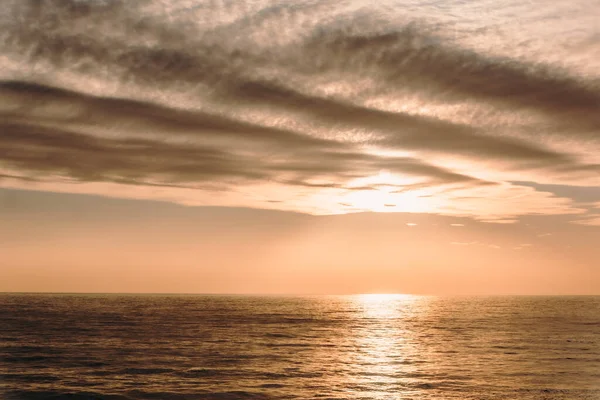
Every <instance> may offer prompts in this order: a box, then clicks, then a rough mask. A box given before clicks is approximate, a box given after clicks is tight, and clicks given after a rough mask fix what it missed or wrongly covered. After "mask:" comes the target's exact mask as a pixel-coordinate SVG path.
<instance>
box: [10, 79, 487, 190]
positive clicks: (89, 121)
mask: <svg viewBox="0 0 600 400" xmlns="http://www.w3.org/2000/svg"><path fill="white" fill-rule="evenodd" d="M0 95H4V96H7V97H8V96H11V98H12V99H13V100H14V99H15V98H17V97H18V98H19V99H20V100H21V104H20V105H17V106H16V107H14V108H13V109H12V110H11V111H10V112H7V113H4V115H3V120H2V122H0V129H1V130H2V136H0V160H1V161H2V162H3V164H4V165H5V166H8V167H11V168H14V169H16V170H20V171H24V172H25V173H26V175H25V177H27V178H28V179H33V178H32V177H33V176H35V174H36V173H42V174H48V173H59V174H64V175H66V176H69V177H72V178H75V179H77V180H80V181H112V182H119V183H137V184H142V183H143V184H148V183H151V182H152V179H150V178H153V179H155V180H158V181H161V182H163V183H168V182H172V183H174V184H193V183H202V182H206V181H217V182H218V181H219V180H222V179H225V180H227V179H232V180H234V181H235V180H237V181H235V182H237V183H242V184H243V183H246V181H257V180H267V181H279V182H281V183H285V184H293V185H303V186H306V187H336V188H347V187H348V186H347V185H345V184H344V182H345V181H346V180H348V179H350V178H359V177H365V176H370V175H372V174H376V173H377V172H378V171H380V170H388V171H390V172H393V173H399V174H407V175H411V176H419V177H425V178H427V179H429V180H430V181H431V182H433V183H439V184H447V183H473V184H477V183H479V180H478V179H476V178H473V177H470V176H467V175H464V174H458V173H454V172H451V171H448V170H446V169H444V168H441V167H436V166H434V165H431V164H428V163H426V162H423V161H422V160H418V159H415V158H409V157H384V156H377V155H373V154H368V153H365V152H361V151H359V150H360V149H359V147H358V146H352V145H351V144H348V143H342V142H337V141H334V140H327V139H320V138H317V137H313V136H310V135H307V134H303V133H298V132H293V131H287V130H280V129H274V128H270V127H266V126H260V125H254V124H249V123H245V122H240V121H236V120H233V119H229V118H225V117H222V116H215V115H209V114H204V113H199V112H198V113H194V112H187V111H181V110H173V109H168V108H165V107H162V106H159V105H155V104H149V103H144V102H135V101H132V100H122V99H109V98H96V97H92V96H88V95H83V94H77V93H74V92H69V91H64V90H60V89H57V88H51V87H46V86H41V85H32V84H27V83H22V82H7V83H4V84H2V85H0ZM48 103H51V104H53V105H55V106H56V105H59V104H60V105H61V107H62V108H60V109H64V108H67V109H68V108H69V107H73V108H74V109H76V110H78V112H76V113H70V114H69V116H68V117H67V118H65V117H64V115H63V114H58V115H53V114H52V112H47V114H49V115H43V116H41V117H40V116H39V114H40V112H39V109H43V106H45V105H48ZM115 119H116V120H117V121H119V124H117V127H121V129H122V130H123V131H122V132H117V134H116V135H114V134H113V135H110V136H103V135H101V134H100V135H98V134H89V133H88V130H89V129H90V128H94V129H96V130H102V128H104V129H105V130H106V131H108V130H112V129H114V127H113V125H112V122H113V121H114V120H115ZM136 124H137V125H139V126H136ZM150 126H152V129H155V130H158V131H159V132H164V135H165V136H161V137H158V138H155V139H152V138H150V137H149V136H148V137H146V138H136V137H128V130H133V131H136V130H139V129H142V130H143V129H144V128H146V127H150ZM176 132H186V133H191V134H192V136H191V137H192V139H194V140H189V141H184V142H180V143H176V142H172V141H168V140H165V138H168V137H169V135H174V134H175V133H176ZM213 136H216V137H233V138H235V139H239V140H241V142H239V143H234V144H233V145H231V146H223V145H220V146H219V145H209V144H207V142H206V139H207V138H211V137H213ZM246 141H250V142H256V141H259V142H262V145H261V146H259V147H256V148H254V149H252V151H250V152H248V151H246V150H247V148H246V147H245V146H244V144H245V143H246ZM285 173H288V174H292V175H293V176H295V178H293V179H288V178H285V177H282V176H281V175H282V174H285ZM27 174H29V175H27ZM31 174H34V175H31ZM323 176H324V177H326V178H327V179H329V180H330V181H331V182H329V183H319V184H316V183H311V182H310V179H313V178H317V177H323ZM232 183H234V182H233V181H232ZM357 189H359V188H354V190H357Z"/></svg>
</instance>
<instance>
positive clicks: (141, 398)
mask: <svg viewBox="0 0 600 400" xmlns="http://www.w3.org/2000/svg"><path fill="white" fill-rule="evenodd" d="M4 398H5V399H6V400H157V399H165V400H269V399H271V397H268V396H266V395H264V394H261V393H252V392H246V391H230V392H206V393H194V394H188V393H177V392H146V391H140V390H134V391H130V392H127V393H125V394H111V393H100V392H71V391H64V392H63V391H24V390H23V391H12V392H9V393H6V394H5V397H4Z"/></svg>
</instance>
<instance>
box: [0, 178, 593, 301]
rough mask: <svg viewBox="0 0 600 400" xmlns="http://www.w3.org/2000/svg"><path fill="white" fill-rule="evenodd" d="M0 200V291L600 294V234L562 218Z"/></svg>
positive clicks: (52, 198)
mask: <svg viewBox="0 0 600 400" xmlns="http://www.w3.org/2000/svg"><path fill="white" fill-rule="evenodd" d="M0 199H1V202H0V227H2V228H1V229H0V246H1V250H2V251H1V253H2V257H0V291H27V292H29V291H52V292H174V293H175V292H184V293H319V294H330V293H331V294H337V293H373V292H385V293H389V292H393V293H415V294H598V293H600V270H599V269H598V267H597V262H596V260H598V259H600V250H599V248H598V246H597V243H600V229H598V228H597V227H593V226H584V225H576V224H570V223H568V222H566V220H565V218H564V217H529V218H523V219H522V220H521V221H520V222H519V223H514V224H497V223H484V222H477V221H474V220H473V219H470V218H456V217H442V216H436V215H426V214H405V213H399V214H384V213H362V214H352V215H337V216H309V215H303V214H295V213H289V212H278V211H266V210H253V209H243V208H238V209H235V208H231V209H228V208H209V207H186V206H179V205H175V204H170V203H164V202H154V201H142V200H121V199H111V198H104V197H99V196H89V195H73V194H55V193H47V192H35V191H13V190H0ZM409 224H410V225H409Z"/></svg>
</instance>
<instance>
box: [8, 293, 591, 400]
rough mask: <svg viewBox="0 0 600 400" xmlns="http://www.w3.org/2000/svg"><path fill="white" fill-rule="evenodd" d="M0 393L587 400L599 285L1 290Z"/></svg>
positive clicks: (68, 396) (69, 396) (10, 395)
mask: <svg viewBox="0 0 600 400" xmlns="http://www.w3.org/2000/svg"><path fill="white" fill-rule="evenodd" d="M0 371H1V380H0V385H1V386H0V393H1V394H2V396H1V397H2V398H4V399H55V400H56V399H63V398H65V399H114V400H117V399H118V400H121V399H318V398H325V399H600V297H495V298H491V297H490V298H483V297H480V298H436V297H410V296H396V297H389V296H388V297H381V296H379V297H378V296H347V297H294V298H276V297H236V296H230V297H226V296H223V297H221V296H133V295H126V296H118V295H9V294H5V295H0Z"/></svg>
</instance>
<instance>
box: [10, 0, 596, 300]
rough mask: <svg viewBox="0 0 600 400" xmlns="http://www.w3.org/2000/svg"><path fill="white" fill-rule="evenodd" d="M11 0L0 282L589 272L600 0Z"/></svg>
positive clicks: (235, 281)
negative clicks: (541, 0) (598, 2)
mask: <svg viewBox="0 0 600 400" xmlns="http://www.w3.org/2000/svg"><path fill="white" fill-rule="evenodd" d="M371 3H372V2H364V1H354V0H348V1H333V0H309V1H302V2H300V1H275V0H254V1H243V0H236V1H229V0H210V1H208V0H207V1H198V0H193V1H192V0H180V1H160V0H151V1H150V0H141V1H136V2H127V1H124V0H95V1H89V0H48V1H45V2H39V1H34V0H7V1H5V4H3V7H2V10H0V116H1V117H0V250H1V254H2V256H0V291H78V292H79V291H83V292H85V291H101V292H194V293H196V292H201V293H363V292H369V293H373V292H402V293H422V294H600V265H599V264H598V263H597V261H596V260H598V259H600V250H599V249H598V246H597V245H596V243H600V241H598V239H599V236H600V235H599V234H600V75H599V73H598V71H600V26H599V25H598V23H597V21H598V20H600V7H597V5H596V4H595V2H593V1H587V0H575V1H572V0H569V1H567V0H556V1H552V2H546V3H544V6H543V7H540V6H539V4H536V3H533V2H523V1H512V0H508V1H497V0H494V1H491V0H477V1H471V2H463V1H456V0H448V1H414V0H383V1H380V2H377V4H371Z"/></svg>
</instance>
